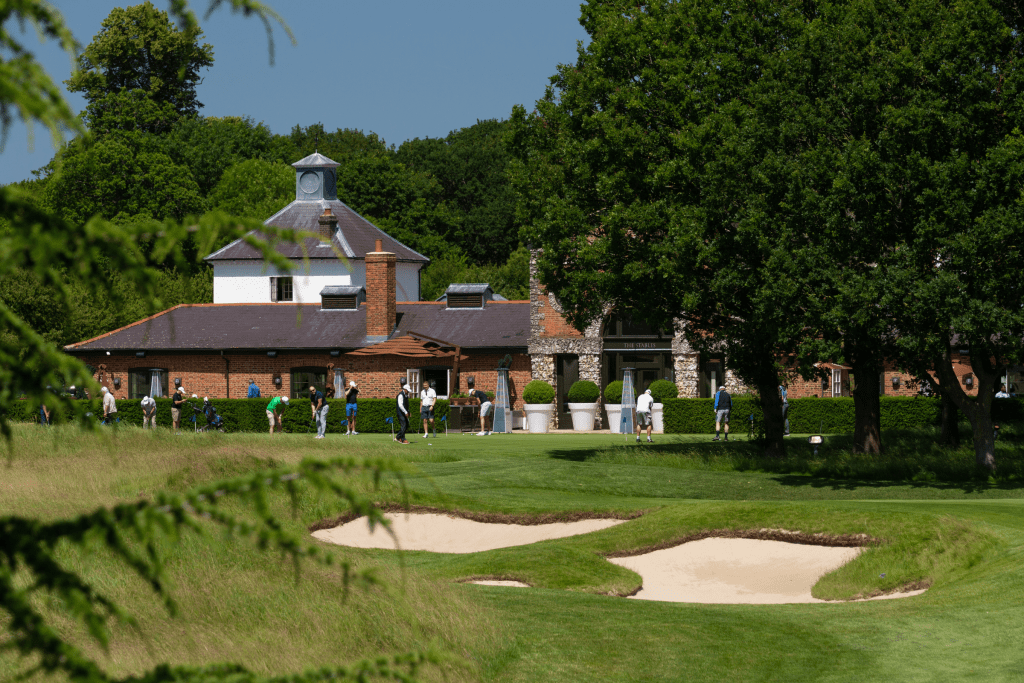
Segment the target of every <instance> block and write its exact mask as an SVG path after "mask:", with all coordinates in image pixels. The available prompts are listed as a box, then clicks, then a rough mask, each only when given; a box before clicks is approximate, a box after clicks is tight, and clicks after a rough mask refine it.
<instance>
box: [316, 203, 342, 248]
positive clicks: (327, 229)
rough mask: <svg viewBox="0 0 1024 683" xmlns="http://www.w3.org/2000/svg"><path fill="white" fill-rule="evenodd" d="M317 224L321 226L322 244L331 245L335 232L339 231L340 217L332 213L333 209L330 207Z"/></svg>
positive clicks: (325, 210)
mask: <svg viewBox="0 0 1024 683" xmlns="http://www.w3.org/2000/svg"><path fill="white" fill-rule="evenodd" d="M316 222H317V224H319V226H320V244H323V245H327V244H330V243H331V239H332V238H333V237H334V231H335V230H337V229H338V217H337V216H335V215H333V214H332V213H331V207H329V206H328V207H327V208H326V209H324V212H323V214H321V216H320V217H319V218H318V219H317V221H316Z"/></svg>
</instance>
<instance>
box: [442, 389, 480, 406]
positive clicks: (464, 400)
mask: <svg viewBox="0 0 1024 683" xmlns="http://www.w3.org/2000/svg"><path fill="white" fill-rule="evenodd" d="M448 400H449V401H451V404H450V405H453V406H471V405H473V404H475V403H476V399H475V398H472V397H471V396H470V395H469V394H467V393H466V392H464V391H457V392H455V393H454V394H452V395H451V396H449V397H448Z"/></svg>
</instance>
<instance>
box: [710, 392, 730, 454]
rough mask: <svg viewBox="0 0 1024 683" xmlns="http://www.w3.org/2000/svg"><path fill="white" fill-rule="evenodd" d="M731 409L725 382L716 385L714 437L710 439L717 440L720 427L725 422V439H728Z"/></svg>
mask: <svg viewBox="0 0 1024 683" xmlns="http://www.w3.org/2000/svg"><path fill="white" fill-rule="evenodd" d="M731 411H732V396H730V395H729V392H728V391H726V390H725V383H724V382H723V383H722V386H720V387H718V393H717V394H715V438H713V439H711V440H712V441H718V432H719V430H720V429H721V426H722V423H725V440H726V441H728V440H729V413H730V412H731Z"/></svg>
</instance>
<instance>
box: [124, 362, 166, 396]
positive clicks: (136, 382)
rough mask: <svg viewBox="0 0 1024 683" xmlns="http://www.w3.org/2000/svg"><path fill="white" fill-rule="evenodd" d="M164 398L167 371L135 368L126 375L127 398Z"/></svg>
mask: <svg viewBox="0 0 1024 683" xmlns="http://www.w3.org/2000/svg"><path fill="white" fill-rule="evenodd" d="M144 396H152V397H153V398H166V397H167V396H169V393H168V391H167V371H166V370H163V369H161V368H136V369H134V370H132V371H131V372H129V373H128V398H142V397H144Z"/></svg>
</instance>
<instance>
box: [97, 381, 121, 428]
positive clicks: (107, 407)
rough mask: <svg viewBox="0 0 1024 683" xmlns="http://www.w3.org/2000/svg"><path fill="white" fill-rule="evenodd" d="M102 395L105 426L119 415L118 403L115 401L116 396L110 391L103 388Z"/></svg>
mask: <svg viewBox="0 0 1024 683" xmlns="http://www.w3.org/2000/svg"><path fill="white" fill-rule="evenodd" d="M100 393H101V394H103V424H109V423H110V420H112V419H114V416H115V415H116V414H117V402H116V401H115V400H114V395H113V394H112V393H110V389H107V388H106V387H103V388H102V389H100Z"/></svg>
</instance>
